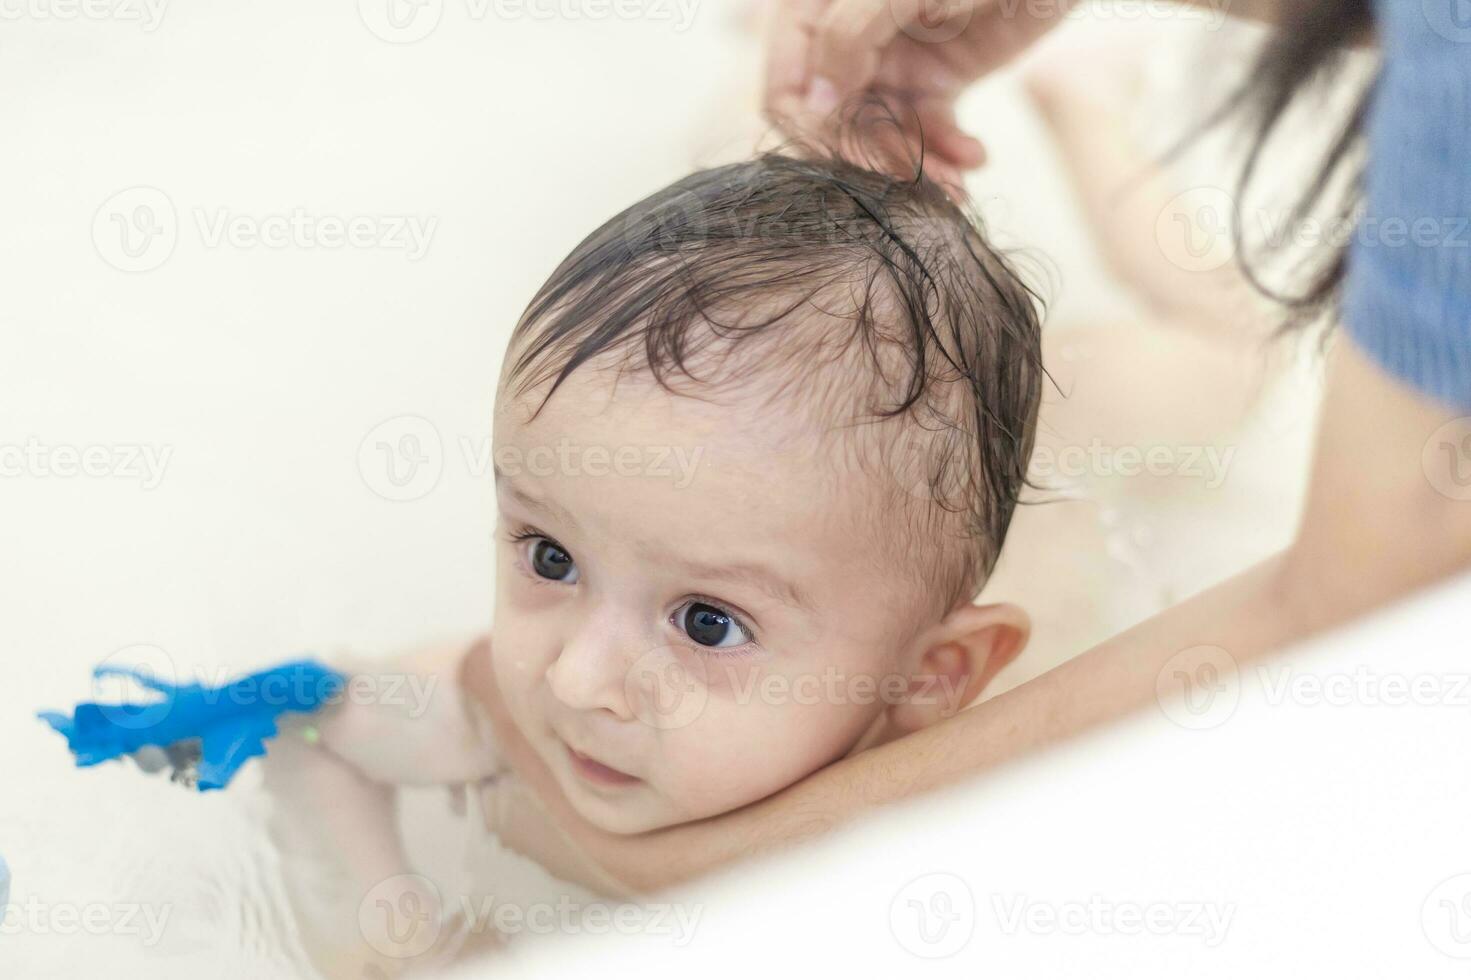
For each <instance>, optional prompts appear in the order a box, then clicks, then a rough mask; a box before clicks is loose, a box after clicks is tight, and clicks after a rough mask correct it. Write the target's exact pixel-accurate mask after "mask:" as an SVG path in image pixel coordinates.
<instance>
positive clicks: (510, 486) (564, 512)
mask: <svg viewBox="0 0 1471 980" xmlns="http://www.w3.org/2000/svg"><path fill="white" fill-rule="evenodd" d="M495 489H496V492H497V493H505V494H509V495H510V496H511V497H512V498H514V499H515V501H516V502H517V503H518V504H520V505H521V506H523V507H525V508H527V509H528V510H536V511H540V512H541V513H543V514H548V515H550V516H552V517H555V518H556V519H557V520H559V521H562V522H564V523H566V524H570V525H571V526H572V527H574V528H580V527H581V525H579V524H578V523H577V518H575V517H573V516H572V512H571V511H569V510H568V509H567V508H565V507H563V506H562V505H561V504H558V503H555V502H553V501H550V500H543V499H542V498H540V497H534V496H532V495H531V494H529V493H527V492H526V491H525V490H523V489H521V488H520V487H518V486H516V483H515V479H514V478H513V477H508V476H506V475H505V474H504V473H502V472H501V468H500V467H499V466H497V467H496V468H495Z"/></svg>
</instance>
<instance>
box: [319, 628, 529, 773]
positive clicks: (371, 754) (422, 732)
mask: <svg viewBox="0 0 1471 980" xmlns="http://www.w3.org/2000/svg"><path fill="white" fill-rule="evenodd" d="M479 642H484V641H479ZM476 645H478V644H466V643H459V644H453V645H444V646H439V647H435V648H431V649H428V650H424V651H421V652H419V653H416V654H414V655H412V656H408V657H403V658H398V659H394V660H389V661H364V660H361V659H355V660H350V661H349V660H347V659H345V658H338V659H337V660H336V662H335V663H334V665H333V666H335V667H336V668H337V669H338V670H340V671H342V673H344V674H345V675H347V677H348V683H347V687H346V689H345V691H344V693H343V699H342V702H341V703H340V704H338V705H336V706H334V707H332V708H330V709H329V710H328V711H327V712H326V713H325V714H324V715H323V716H322V717H321V718H320V720H319V721H318V723H317V730H318V733H319V736H320V740H321V745H322V746H323V747H324V748H326V749H327V750H328V751H330V752H331V753H332V754H334V755H336V756H338V757H339V758H341V759H343V760H344V761H346V762H347V763H348V764H350V765H352V766H353V767H354V768H356V769H357V770H358V771H359V772H361V773H362V774H363V775H365V776H367V777H368V778H369V779H371V780H373V781H374V782H376V783H382V784H385V785H392V786H432V785H440V784H462V783H469V782H478V781H481V780H484V779H489V778H491V777H493V776H495V775H497V774H498V773H499V772H500V771H501V769H502V768H503V767H502V762H501V759H500V753H498V752H497V751H496V749H495V746H494V745H493V743H492V741H491V739H490V737H489V727H488V725H486V724H485V723H484V722H483V720H482V718H481V715H480V713H479V711H478V709H477V708H476V707H475V705H474V703H473V702H472V700H471V699H470V698H469V697H468V696H467V695H466V693H465V690H464V687H463V686H462V685H461V683H460V668H461V664H462V663H463V662H464V659H465V657H466V654H467V652H468V651H469V650H470V649H473V648H474V647H475V646H476Z"/></svg>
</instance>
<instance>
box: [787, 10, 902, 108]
mask: <svg viewBox="0 0 1471 980" xmlns="http://www.w3.org/2000/svg"><path fill="white" fill-rule="evenodd" d="M925 2H926V0H833V3H832V4H830V5H829V6H828V8H827V10H826V11H825V12H824V13H823V15H822V19H821V20H820V21H819V22H818V24H817V30H816V32H815V34H814V35H813V38H812V56H811V71H812V78H813V83H814V87H816V86H820V85H823V84H828V85H831V86H832V93H831V95H830V96H829V97H830V98H831V99H833V100H841V99H843V98H846V97H847V96H850V95H853V94H855V93H857V92H861V91H863V90H864V89H865V88H867V87H868V86H869V85H870V84H871V83H872V82H873V80H874V76H875V75H876V74H877V73H878V69H879V61H880V58H881V56H882V54H883V50H884V47H885V45H887V44H889V43H890V42H891V41H893V40H894V37H895V35H897V34H898V33H899V32H900V31H901V30H903V29H904V28H906V27H909V26H911V25H913V24H915V23H917V22H918V20H919V18H920V16H921V14H922V13H923V8H924V3H925ZM813 108H814V109H815V110H820V109H822V108H831V106H826V107H824V106H814V107H813Z"/></svg>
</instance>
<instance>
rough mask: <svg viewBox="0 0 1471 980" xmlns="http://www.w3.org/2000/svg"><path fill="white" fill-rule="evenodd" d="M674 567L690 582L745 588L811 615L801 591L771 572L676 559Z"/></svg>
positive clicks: (756, 566)
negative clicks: (707, 581) (710, 581)
mask: <svg viewBox="0 0 1471 980" xmlns="http://www.w3.org/2000/svg"><path fill="white" fill-rule="evenodd" d="M674 564H675V565H676V566H678V568H679V570H680V571H682V572H684V573H685V574H687V575H689V576H690V577H692V578H701V579H716V580H724V581H727V582H736V583H738V584H741V585H749V586H751V587H752V588H755V589H758V590H760V591H761V592H764V593H766V594H767V595H768V596H770V597H771V598H773V599H775V600H776V601H777V602H780V603H783V604H785V605H788V606H793V607H795V608H797V609H803V610H807V611H811V608H812V606H811V604H810V603H809V601H808V599H807V597H806V595H805V594H803V592H802V590H800V589H798V588H797V587H796V586H795V585H793V584H792V583H790V582H788V581H787V580H786V579H784V578H782V577H781V576H780V575H778V574H776V572H775V571H773V570H772V569H770V568H768V567H767V566H765V565H762V564H759V563H753V562H722V563H720V564H718V565H706V564H704V563H702V562H695V561H690V560H689V559H676V560H675V562H674Z"/></svg>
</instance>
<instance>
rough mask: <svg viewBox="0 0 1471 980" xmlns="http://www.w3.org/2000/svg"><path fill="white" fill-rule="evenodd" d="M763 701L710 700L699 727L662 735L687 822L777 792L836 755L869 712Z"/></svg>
mask: <svg viewBox="0 0 1471 980" xmlns="http://www.w3.org/2000/svg"><path fill="white" fill-rule="evenodd" d="M775 689H776V686H775V685H773V686H772V687H771V688H768V689H767V693H766V695H765V696H763V695H762V694H761V688H756V689H754V692H753V693H752V695H751V696H750V697H749V698H732V699H729V700H727V699H723V698H717V697H715V696H714V693H715V692H713V691H712V692H711V693H712V697H711V699H710V701H709V702H707V704H706V710H705V711H704V712H703V713H702V715H701V717H700V719H699V722H698V723H697V724H694V725H690V726H687V727H686V728H684V729H681V730H678V731H676V732H671V733H666V735H667V736H670V737H667V738H666V740H665V741H666V745H665V761H666V763H668V764H670V767H671V769H672V770H673V772H672V773H671V775H672V776H674V779H672V780H671V782H673V783H674V784H675V785H674V786H670V787H668V788H669V789H672V790H674V794H673V795H677V796H678V797H680V799H679V800H678V801H677V802H678V803H680V804H681V808H682V809H684V810H685V811H686V812H687V813H688V814H689V815H688V816H686V817H685V819H689V820H694V819H699V818H700V817H705V816H711V815H713V814H717V813H722V812H725V811H727V810H732V809H735V808H737V807H741V806H744V805H746V804H747V803H751V802H754V801H755V800H758V799H761V798H762V797H765V796H768V795H770V794H771V793H774V792H776V791H777V790H780V789H783V788H784V787H786V786H789V785H791V784H792V783H795V782H797V781H798V780H800V779H802V778H803V777H805V776H807V775H809V774H811V773H812V772H814V771H816V770H818V769H820V768H822V767H823V766H825V765H827V764H828V763H829V762H832V761H833V760H834V759H837V758H839V757H840V756H842V755H843V754H844V753H845V752H846V751H847V750H848V749H849V748H850V747H851V746H852V745H853V743H854V742H855V741H857V739H858V738H859V737H860V736H861V735H862V734H863V732H864V731H866V730H867V728H868V726H869V724H870V723H871V721H872V719H873V717H875V714H876V712H875V710H874V709H872V708H867V707H863V706H859V705H845V704H837V703H829V702H827V701H818V702H817V703H799V702H797V701H795V700H793V699H792V698H790V697H785V696H780V695H778V696H773V695H772V693H771V692H772V691H773V690H775Z"/></svg>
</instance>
